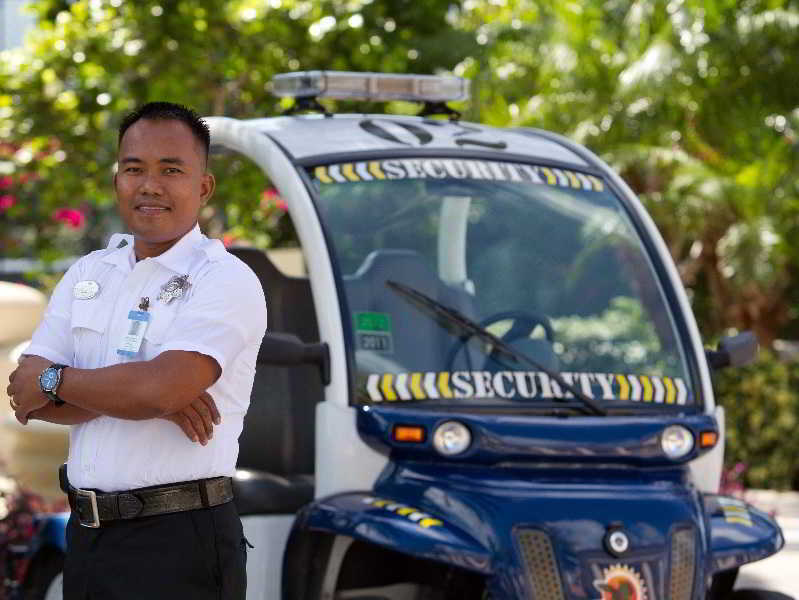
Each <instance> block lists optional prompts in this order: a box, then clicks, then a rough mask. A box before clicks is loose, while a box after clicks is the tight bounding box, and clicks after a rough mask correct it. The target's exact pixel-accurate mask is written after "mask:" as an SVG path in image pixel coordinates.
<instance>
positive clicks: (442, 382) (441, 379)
mask: <svg viewBox="0 0 799 600" xmlns="http://www.w3.org/2000/svg"><path fill="white" fill-rule="evenodd" d="M436 387H437V388H438V391H439V392H441V397H442V398H452V397H454V394H453V393H452V390H451V389H449V372H447V371H441V372H440V373H439V374H438V381H437V385H436Z"/></svg>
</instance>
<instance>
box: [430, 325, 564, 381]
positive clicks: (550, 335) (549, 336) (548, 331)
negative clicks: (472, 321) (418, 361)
mask: <svg viewBox="0 0 799 600" xmlns="http://www.w3.org/2000/svg"><path fill="white" fill-rule="evenodd" d="M500 321H513V325H511V328H510V329H509V330H508V331H507V332H505V334H504V335H503V336H502V337H501V338H500V339H501V340H502V341H503V342H507V343H512V342H514V341H515V340H519V339H524V338H527V337H529V336H530V334H531V333H532V332H533V331H534V330H535V328H536V327H539V326H540V327H541V328H542V329H543V330H544V336H545V338H546V340H547V341H548V342H549V343H552V342H553V341H554V339H555V330H554V329H553V328H552V323H550V322H549V319H548V318H547V317H545V316H544V315H537V314H534V313H530V312H527V311H523V310H506V311H502V312H498V313H495V314H493V315H491V316H490V317H486V318H485V319H483V320H482V321H480V323H479V325H480V327H482V328H483V329H485V328H487V327H490V326H491V325H493V324H494V323H499V322H500ZM471 337H472V336H471V335H469V336H466V337H462V338H460V339H459V340H458V341H456V342H455V343H454V344H453V345H452V348H451V349H450V351H449V354H448V355H447V362H446V363H445V364H446V365H448V368H449V369H450V370H451V368H452V365H453V364H454V363H455V358H456V357H457V356H458V353H459V352H460V351H461V350H462V349H463V347H464V346H465V345H466V343H467V342H468V341H469V340H470V339H471ZM489 358H491V359H492V360H494V361H496V362H498V363H500V364H502V365H504V366H506V367H508V365H505V364H504V363H503V362H502V361H500V360H499V359H498V358H497V356H496V352H492V353H491V355H490V357H489Z"/></svg>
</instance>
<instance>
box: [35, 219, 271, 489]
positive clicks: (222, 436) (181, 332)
mask: <svg viewBox="0 0 799 600" xmlns="http://www.w3.org/2000/svg"><path fill="white" fill-rule="evenodd" d="M179 275H188V283H189V284H190V285H189V287H188V289H187V290H186V292H185V293H184V294H183V296H182V297H181V298H176V299H173V300H172V302H170V303H168V304H167V303H165V302H164V301H162V300H158V295H159V293H160V291H161V286H163V285H164V284H166V283H167V281H169V280H170V279H171V278H172V277H175V276H179ZM81 281H95V282H97V283H98V284H99V286H100V290H99V292H98V293H97V295H96V296H95V297H94V298H91V299H85V300H83V299H79V298H76V297H75V294H74V292H73V289H74V287H75V284H76V283H78V282H81ZM145 296H146V297H148V298H149V300H150V305H149V309H148V311H147V312H149V313H150V315H151V316H150V323H149V326H148V327H147V329H146V332H145V334H144V340H143V342H142V345H141V348H140V350H139V352H138V354H137V355H136V356H135V357H126V356H123V355H120V354H118V353H117V349H118V348H119V347H120V343H121V341H122V339H123V337H124V336H125V334H126V333H128V329H129V320H128V313H129V312H130V311H131V310H138V307H139V304H140V302H141V299H142V297H145ZM265 331H266V301H265V299H264V294H263V290H262V288H261V284H260V282H259V281H258V278H257V277H256V276H255V274H254V273H253V272H252V270H250V268H249V267H247V266H246V265H245V264H244V263H243V262H241V261H240V260H239V259H238V258H236V257H234V256H233V255H232V254H229V253H228V252H227V251H226V250H225V248H224V246H223V245H222V244H221V243H220V242H219V241H218V240H210V239H208V238H206V237H205V236H204V235H203V234H202V233H201V232H200V229H199V227H198V226H195V228H194V229H193V230H192V231H190V232H189V233H187V234H186V235H185V236H184V237H183V238H182V239H180V240H179V241H178V242H177V243H176V244H175V245H174V246H172V248H170V249H169V250H168V251H166V252H164V253H163V254H161V255H160V256H156V257H154V258H146V259H144V260H141V261H139V262H136V260H135V255H134V252H133V236H130V235H120V234H115V235H114V236H112V237H111V241H110V242H109V244H108V247H107V248H106V249H104V250H98V251H96V252H92V253H91V254H88V255H86V256H84V257H83V258H81V259H80V260H79V261H77V262H76V263H75V264H74V265H72V267H70V269H69V270H68V271H67V272H66V274H65V275H64V277H63V279H62V280H61V281H60V282H59V284H58V286H56V289H55V291H54V292H53V295H52V297H51V299H50V303H49V305H48V307H47V311H46V312H45V315H44V319H43V320H42V323H41V324H40V325H39V327H38V328H37V329H36V331H35V333H34V334H33V340H32V342H31V345H30V346H29V347H28V349H27V350H26V351H25V353H26V354H35V355H38V356H42V357H44V358H47V359H49V360H52V361H53V362H57V363H63V364H65V365H69V366H73V367H77V368H81V369H95V368H99V367H106V366H109V365H114V364H119V363H125V362H132V361H144V360H151V359H153V358H155V357H156V356H158V355H159V354H160V353H161V352H165V351H167V350H187V351H194V352H200V353H202V354H205V355H208V356H210V357H211V358H213V359H214V360H216V362H217V363H218V364H219V366H220V367H221V368H222V375H221V376H220V378H219V379H218V380H217V381H216V383H214V384H213V385H212V386H211V387H210V388H209V389H208V393H209V394H211V396H212V397H213V398H214V400H215V401H216V405H217V407H218V408H219V413H220V415H221V417H222V423H221V424H220V425H218V426H215V427H214V436H213V438H212V439H211V440H210V441H209V442H208V444H207V445H206V446H202V445H200V444H199V443H197V442H192V441H191V440H189V439H188V438H187V437H186V435H185V434H184V433H183V431H182V430H181V429H180V428H179V427H178V426H177V425H175V424H174V423H172V422H170V421H167V420H165V419H149V420H143V421H128V420H123V419H117V418H114V417H108V416H100V417H98V418H96V419H94V420H92V421H89V422H88V423H83V424H81V425H75V426H73V427H72V428H71V431H70V440H69V442H70V443H69V461H68V465H69V466H68V472H69V480H70V483H71V484H72V485H73V486H76V487H80V488H93V489H99V490H102V491H106V492H113V491H120V490H128V489H134V488H139V487H145V486H151V485H162V484H168V483H175V482H179V481H189V480H194V479H201V478H206V477H217V476H220V475H228V476H230V475H233V473H234V471H235V466H236V459H237V458H238V452H239V446H238V438H239V435H240V434H241V430H242V426H243V422H244V415H245V413H246V412H247V408H248V406H249V403H250V392H251V391H252V385H253V378H254V377H255V363H256V358H257V355H258V349H259V348H260V345H261V340H262V338H263V336H264V332H265ZM65 377H69V370H68V369H67V372H66V374H65Z"/></svg>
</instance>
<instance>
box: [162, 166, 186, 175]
mask: <svg viewBox="0 0 799 600" xmlns="http://www.w3.org/2000/svg"><path fill="white" fill-rule="evenodd" d="M164 172H165V173H167V174H169V175H172V174H174V173H182V171H181V170H180V169H178V168H177V167H169V168H168V169H165V170H164Z"/></svg>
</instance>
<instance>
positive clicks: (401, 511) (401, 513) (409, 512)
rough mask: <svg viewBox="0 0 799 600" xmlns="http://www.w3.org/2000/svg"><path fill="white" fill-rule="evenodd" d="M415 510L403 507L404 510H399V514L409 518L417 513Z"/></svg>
mask: <svg viewBox="0 0 799 600" xmlns="http://www.w3.org/2000/svg"><path fill="white" fill-rule="evenodd" d="M415 512H416V509H415V508H410V507H408V506H403V507H402V508H398V509H397V514H398V515H402V516H403V517H407V516H408V515H409V514H411V513H415Z"/></svg>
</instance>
